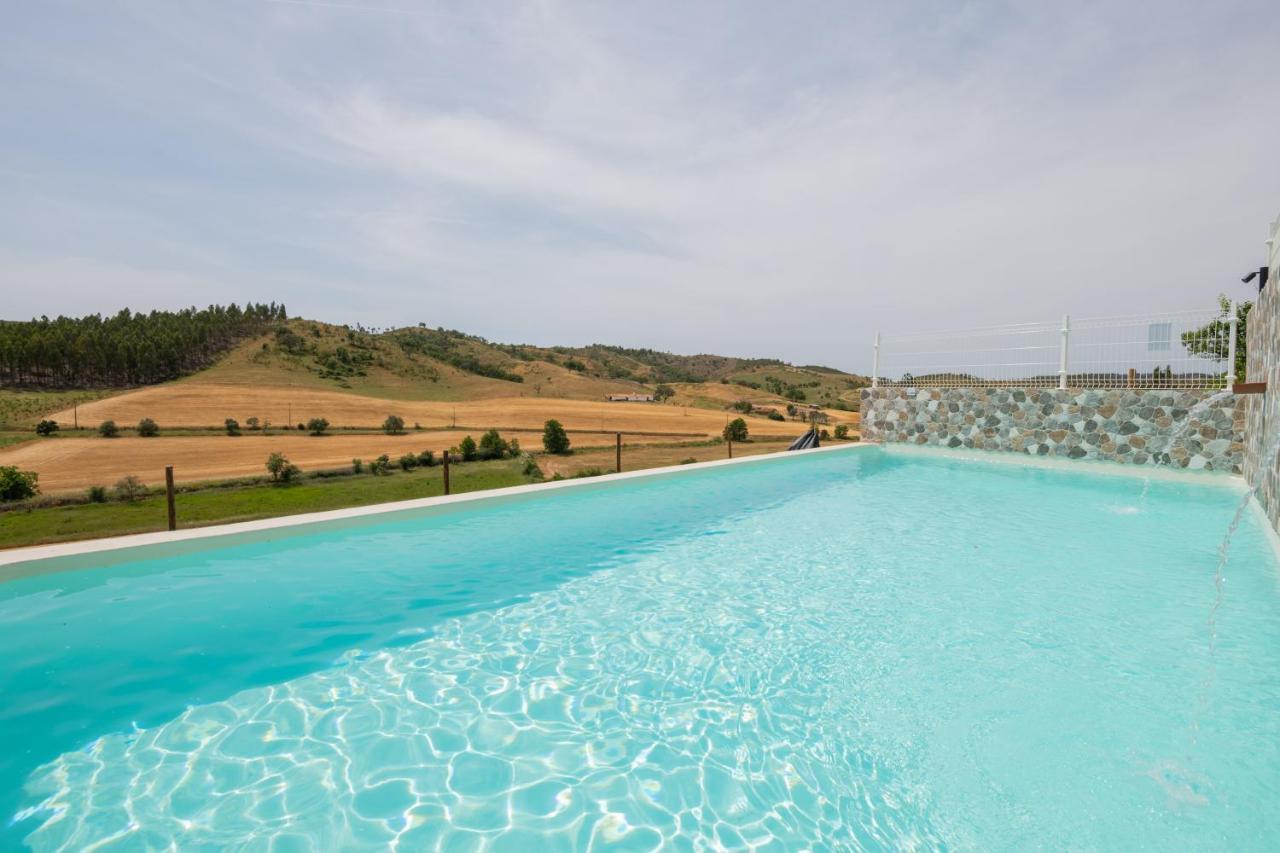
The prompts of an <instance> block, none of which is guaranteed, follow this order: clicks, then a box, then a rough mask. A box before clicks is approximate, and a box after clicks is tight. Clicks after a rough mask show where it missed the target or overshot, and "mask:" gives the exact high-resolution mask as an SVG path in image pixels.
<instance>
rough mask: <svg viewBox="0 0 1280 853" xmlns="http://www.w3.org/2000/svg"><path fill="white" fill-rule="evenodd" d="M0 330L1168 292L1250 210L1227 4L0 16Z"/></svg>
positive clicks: (565, 339) (1099, 306)
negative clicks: (170, 313)
mask: <svg viewBox="0 0 1280 853" xmlns="http://www.w3.org/2000/svg"><path fill="white" fill-rule="evenodd" d="M0 13H2V15H3V26H0V317H2V318H6V319H26V318H29V317H32V316H38V315H41V314H47V315H49V316H54V315H57V314H67V315H79V314H86V313H93V312H114V311H116V310H118V309H119V308H121V307H125V306H128V307H130V308H133V309H142V310H149V309H152V308H177V307H182V306H186V305H193V304H194V305H207V304H210V303H225V302H230V301H236V302H244V301H248V300H252V301H263V302H266V301H278V302H284V303H285V304H286V305H287V306H288V308H289V311H290V313H291V314H293V315H297V316H305V317H309V318H314V319H319V320H325V321H330V322H336V323H350V324H355V323H362V324H364V325H365V326H373V327H394V326H402V325H411V324H416V323H418V322H424V323H426V324H427V325H429V326H433V327H434V326H445V327H448V328H456V329H461V330H463V331H466V332H470V333H473V334H478V335H482V336H484V337H486V338H489V339H491V340H497V341H502V342H511V343H535V344H543V345H549V344H566V345H580V344H586V343H591V342H602V343H610V344H618V345H625V346H642V347H652V348H655V349H665V350H671V351H674V352H682V353H696V352H715V353H720V354H727V355H744V356H769V357H780V358H783V359H786V360H788V361H792V362H794V363H798V364H811V363H822V364H829V365H832V366H835V367H840V368H844V369H848V370H858V371H861V372H866V371H867V370H868V369H869V367H870V363H871V349H872V347H871V342H872V337H873V334H874V332H875V330H877V329H880V330H883V331H884V332H886V333H894V332H916V331H922V330H928V329H948V328H956V327H971V326H982V325H988V324H1001V323H1011V322H1023V321H1033V320H1054V319H1056V318H1058V317H1060V316H1061V315H1062V314H1063V313H1071V314H1072V315H1073V316H1098V315H1112V314H1129V313H1141V312H1146V311H1153V310H1164V309H1169V310H1174V309H1178V310H1180V309H1190V308H1200V307H1202V306H1210V305H1212V304H1213V302H1214V299H1215V297H1216V295H1217V294H1218V293H1220V292H1225V293H1228V294H1229V295H1232V296H1235V297H1238V298H1245V297H1247V295H1248V294H1249V292H1250V287H1249V286H1246V285H1243V284H1241V283H1240V282H1239V279H1240V277H1241V276H1242V275H1243V274H1244V273H1246V272H1247V271H1248V270H1249V269H1251V268H1257V267H1259V266H1261V265H1262V264H1263V260H1264V258H1265V247H1264V245H1263V240H1264V239H1265V237H1266V231H1267V225H1268V223H1269V222H1270V221H1271V220H1272V219H1274V218H1275V217H1276V216H1277V215H1280V168H1278V167H1280V147H1278V145H1277V140H1280V109H1278V108H1277V104H1280V100H1278V99H1280V90H1278V89H1277V88H1276V79H1277V78H1276V74H1275V66H1274V56H1275V50H1276V45H1277V44H1280V14H1276V13H1275V9H1274V7H1270V8H1269V4H1267V3H1263V2H1252V3H1235V2H1214V3H1202V2H1189V3H1167V4H1166V3H1117V2H1108V3H1091V2H1079V3H1058V4H1048V3H1018V4H1014V3H1008V4H1006V3H966V2H955V1H954V0H952V2H938V3H921V2H904V3H894V4H855V3H850V2H831V3H824V2H799V3H776V2H724V3H720V2H714V1H713V0H708V2H697V3H687V2H672V3H662V2H646V3H599V2H584V3H556V2H528V3H504V2H483V3H479V2H477V3H455V4H449V3H439V2H418V0H369V2H365V0H175V2H161V0H148V2H131V0H112V2H105V3H104V2H97V0H94V1H93V2H60V0H41V2H17V0H10V2H8V3H0Z"/></svg>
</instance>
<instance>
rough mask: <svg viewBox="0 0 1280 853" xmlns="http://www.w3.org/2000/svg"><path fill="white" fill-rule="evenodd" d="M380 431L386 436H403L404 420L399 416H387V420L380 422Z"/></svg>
mask: <svg viewBox="0 0 1280 853" xmlns="http://www.w3.org/2000/svg"><path fill="white" fill-rule="evenodd" d="M382 431H383V432H385V433H386V434H387V435H403V434H404V418H402V417H400V416H399V415H387V419H386V420H385V421H383V422H382Z"/></svg>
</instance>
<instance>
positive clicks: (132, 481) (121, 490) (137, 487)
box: [115, 474, 147, 503]
mask: <svg viewBox="0 0 1280 853" xmlns="http://www.w3.org/2000/svg"><path fill="white" fill-rule="evenodd" d="M115 492H116V499H117V500H122V501H129V502H130V503H132V502H133V501H136V500H137V499H138V498H140V497H142V496H143V495H145V494H146V493H147V487H146V486H144V485H142V481H141V480H139V479H138V478H137V477H135V476H134V475H133V474H130V475H129V476H127V477H121V478H120V479H119V480H117V481H116V489H115Z"/></svg>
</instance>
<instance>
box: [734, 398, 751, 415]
mask: <svg viewBox="0 0 1280 853" xmlns="http://www.w3.org/2000/svg"><path fill="white" fill-rule="evenodd" d="M733 410H734V411H735V412H742V413H743V414H744V415H745V414H747V413H748V412H750V411H751V401H750V400H738V401H737V402H735V403H734V404H733Z"/></svg>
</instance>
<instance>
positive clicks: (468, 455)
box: [458, 435, 479, 462]
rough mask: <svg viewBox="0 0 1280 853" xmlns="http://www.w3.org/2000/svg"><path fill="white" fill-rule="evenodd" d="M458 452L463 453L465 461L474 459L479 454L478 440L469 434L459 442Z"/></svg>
mask: <svg viewBox="0 0 1280 853" xmlns="http://www.w3.org/2000/svg"><path fill="white" fill-rule="evenodd" d="M458 452H459V453H461V454H462V461H463V462H470V461H472V460H473V459H475V458H476V456H477V455H478V454H479V451H478V450H477V449H476V440H475V439H474V438H472V437H471V436H469V435H468V436H466V437H464V438H463V439H462V441H459V442H458Z"/></svg>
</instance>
